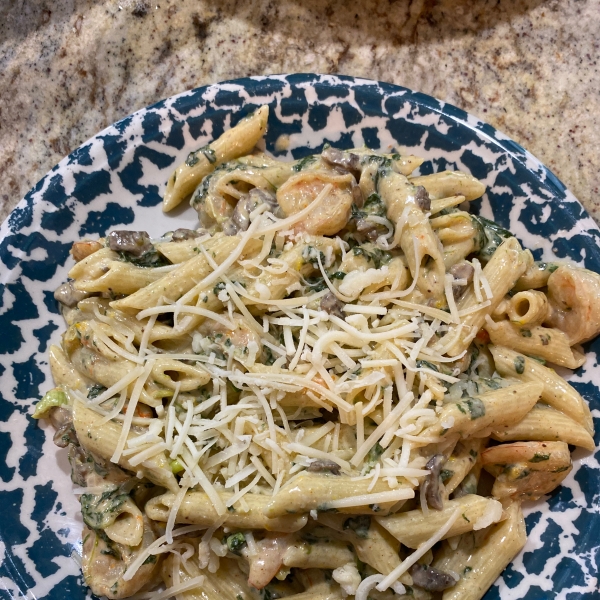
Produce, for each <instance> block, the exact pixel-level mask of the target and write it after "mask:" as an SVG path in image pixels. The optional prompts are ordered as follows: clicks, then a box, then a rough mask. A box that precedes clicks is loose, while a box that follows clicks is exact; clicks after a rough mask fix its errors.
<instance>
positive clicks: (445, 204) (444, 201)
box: [429, 194, 465, 215]
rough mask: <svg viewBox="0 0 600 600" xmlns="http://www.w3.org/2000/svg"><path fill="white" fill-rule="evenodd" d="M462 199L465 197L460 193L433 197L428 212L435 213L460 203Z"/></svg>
mask: <svg viewBox="0 0 600 600" xmlns="http://www.w3.org/2000/svg"><path fill="white" fill-rule="evenodd" d="M464 201H465V197H464V196H462V195H460V194H459V195H457V196H448V198H437V199H435V198H434V199H432V200H431V209H430V211H429V212H430V213H431V214H432V215H437V214H438V213H440V212H442V211H443V210H446V209H447V208H453V207H455V206H458V205H459V204H462V203H463V202H464Z"/></svg>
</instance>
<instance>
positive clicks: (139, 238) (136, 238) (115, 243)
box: [108, 231, 153, 256]
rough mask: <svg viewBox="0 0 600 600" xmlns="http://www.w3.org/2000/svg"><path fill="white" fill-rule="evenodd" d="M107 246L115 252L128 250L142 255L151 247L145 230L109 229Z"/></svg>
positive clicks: (134, 254)
mask: <svg viewBox="0 0 600 600" xmlns="http://www.w3.org/2000/svg"><path fill="white" fill-rule="evenodd" d="M108 247H109V248H110V249H111V250H114V251H115V252H129V253H130V254H132V255H133V256H142V254H145V253H146V252H149V251H151V250H152V249H153V246H152V243H151V242H150V236H149V235H148V234H147V233H146V232H145V231H111V232H110V233H109V234H108Z"/></svg>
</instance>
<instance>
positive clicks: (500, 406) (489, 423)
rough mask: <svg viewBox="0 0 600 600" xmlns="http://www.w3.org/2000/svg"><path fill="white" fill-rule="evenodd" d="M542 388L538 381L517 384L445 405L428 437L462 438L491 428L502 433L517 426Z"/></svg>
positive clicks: (537, 398)
mask: <svg viewBox="0 0 600 600" xmlns="http://www.w3.org/2000/svg"><path fill="white" fill-rule="evenodd" d="M542 389H543V385H542V384H541V383H538V382H529V383H520V384H517V385H509V386H507V387H504V388H500V389H498V390H493V391H491V392H487V393H485V394H481V395H480V396H476V397H473V398H471V397H467V398H463V399H461V400H459V401H458V402H450V403H446V404H445V405H444V407H443V409H442V412H441V413H440V415H439V424H437V425H432V426H431V427H430V428H429V430H428V432H427V434H428V435H435V434H438V435H446V432H449V433H452V434H460V436H461V438H463V439H464V438H466V437H470V436H472V435H474V434H478V433H479V432H481V431H482V430H483V431H484V432H487V431H488V430H490V428H493V429H495V430H496V431H501V430H505V429H507V428H509V427H511V426H513V425H515V424H516V423H518V422H519V421H520V420H521V419H523V417H524V416H525V415H526V414H527V413H528V412H529V411H530V410H531V409H532V408H533V407H534V406H535V403H536V402H537V401H538V400H539V398H540V395H541V393H542ZM440 424H442V425H440ZM444 424H446V426H444ZM488 435H489V434H488Z"/></svg>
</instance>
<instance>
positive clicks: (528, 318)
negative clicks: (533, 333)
mask: <svg viewBox="0 0 600 600" xmlns="http://www.w3.org/2000/svg"><path fill="white" fill-rule="evenodd" d="M548 309H549V305H548V299H547V298H546V294H543V293H542V292H537V291H535V290H533V291H532V290H527V291H524V292H518V293H516V294H515V295H514V296H513V297H512V298H511V299H510V300H509V301H508V307H507V313H508V318H509V319H510V320H511V321H512V322H513V323H514V324H515V325H518V326H519V327H525V326H527V327H535V326H536V325H541V324H542V322H543V321H544V319H545V318H546V316H547V315H548Z"/></svg>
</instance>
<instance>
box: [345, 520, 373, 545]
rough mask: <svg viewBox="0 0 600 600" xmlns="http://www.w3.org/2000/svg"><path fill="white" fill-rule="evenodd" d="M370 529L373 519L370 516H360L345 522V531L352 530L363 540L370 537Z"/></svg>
mask: <svg viewBox="0 0 600 600" xmlns="http://www.w3.org/2000/svg"><path fill="white" fill-rule="evenodd" d="M369 527H371V517H369V515H358V516H357V517H351V518H350V519H347V520H346V521H344V529H351V530H352V531H354V533H355V534H356V535H357V536H358V537H359V538H362V539H363V540H366V539H367V538H368V537H369Z"/></svg>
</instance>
